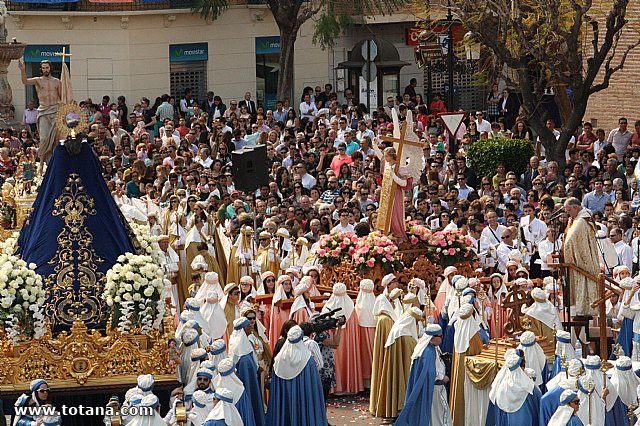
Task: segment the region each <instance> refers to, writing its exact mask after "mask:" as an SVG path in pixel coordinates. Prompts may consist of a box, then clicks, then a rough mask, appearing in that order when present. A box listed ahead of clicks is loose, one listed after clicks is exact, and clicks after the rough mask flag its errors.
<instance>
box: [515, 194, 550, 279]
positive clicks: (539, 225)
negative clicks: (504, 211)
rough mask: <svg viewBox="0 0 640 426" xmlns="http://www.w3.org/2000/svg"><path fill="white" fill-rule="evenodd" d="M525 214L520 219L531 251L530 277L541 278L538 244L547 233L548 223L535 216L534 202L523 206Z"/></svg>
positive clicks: (528, 248)
mask: <svg viewBox="0 0 640 426" xmlns="http://www.w3.org/2000/svg"><path fill="white" fill-rule="evenodd" d="M522 210H523V213H524V214H523V215H522V218H521V219H520V229H522V231H523V234H524V240H525V241H523V242H524V243H525V244H526V246H527V250H528V251H529V253H531V264H530V266H529V271H530V275H529V276H530V278H540V277H541V276H540V271H541V268H540V266H541V263H542V262H541V258H540V255H539V253H538V245H539V243H540V242H541V241H542V240H543V238H545V236H546V235H547V224H546V223H544V222H543V221H541V220H540V219H538V218H537V217H536V216H535V213H536V209H535V207H534V206H533V204H525V205H524V207H523V208H522Z"/></svg>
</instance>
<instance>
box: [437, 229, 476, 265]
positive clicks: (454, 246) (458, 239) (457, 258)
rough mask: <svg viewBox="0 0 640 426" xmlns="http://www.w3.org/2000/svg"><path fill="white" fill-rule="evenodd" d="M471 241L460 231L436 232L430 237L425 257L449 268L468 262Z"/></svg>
mask: <svg viewBox="0 0 640 426" xmlns="http://www.w3.org/2000/svg"><path fill="white" fill-rule="evenodd" d="M470 247H471V240H470V239H469V237H468V236H466V235H462V233H461V232H460V230H458V229H455V230H449V231H438V232H434V233H433V234H432V235H431V239H430V242H429V247H428V251H427V257H428V258H429V260H431V261H432V262H433V263H436V264H439V265H442V266H450V265H454V264H456V263H459V262H464V261H468V260H469V259H470V256H471V248H470Z"/></svg>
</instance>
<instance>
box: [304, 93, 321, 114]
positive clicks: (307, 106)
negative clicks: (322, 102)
mask: <svg viewBox="0 0 640 426" xmlns="http://www.w3.org/2000/svg"><path fill="white" fill-rule="evenodd" d="M317 113H318V108H317V107H316V104H314V103H313V102H311V95H309V94H306V95H304V102H302V103H301V104H300V117H301V118H304V117H307V118H308V119H309V120H313V117H315V116H316V114H317Z"/></svg>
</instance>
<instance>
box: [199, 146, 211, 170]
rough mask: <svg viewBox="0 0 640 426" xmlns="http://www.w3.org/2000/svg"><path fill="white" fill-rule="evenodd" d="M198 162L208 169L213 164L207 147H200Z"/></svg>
mask: <svg viewBox="0 0 640 426" xmlns="http://www.w3.org/2000/svg"><path fill="white" fill-rule="evenodd" d="M198 163H200V164H202V167H204V168H205V169H210V168H211V165H212V164H213V159H212V158H211V157H210V156H209V148H206V147H203V148H201V149H200V160H198Z"/></svg>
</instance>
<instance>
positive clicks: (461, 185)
mask: <svg viewBox="0 0 640 426" xmlns="http://www.w3.org/2000/svg"><path fill="white" fill-rule="evenodd" d="M456 180H457V181H458V183H457V184H456V188H457V189H458V200H466V199H467V197H468V196H469V194H471V193H472V192H475V189H473V188H471V187H470V186H467V177H466V176H465V175H464V173H458V176H457V178H456Z"/></svg>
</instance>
